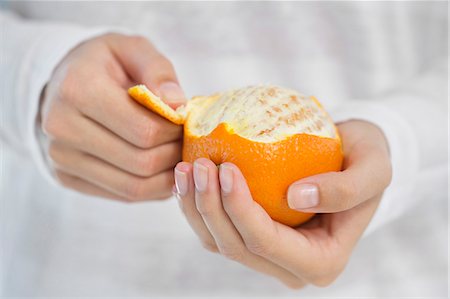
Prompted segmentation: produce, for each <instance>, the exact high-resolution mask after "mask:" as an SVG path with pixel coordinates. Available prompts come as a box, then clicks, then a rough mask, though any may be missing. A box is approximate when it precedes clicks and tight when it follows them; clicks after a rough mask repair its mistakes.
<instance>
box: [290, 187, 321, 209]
mask: <svg viewBox="0 0 450 299" xmlns="http://www.w3.org/2000/svg"><path fill="white" fill-rule="evenodd" d="M287 198H288V204H289V207H290V208H291V209H294V210H303V209H308V208H312V207H315V206H317V205H318V204H319V189H318V188H317V186H316V185H313V184H293V185H291V186H290V187H289V190H288V194H287Z"/></svg>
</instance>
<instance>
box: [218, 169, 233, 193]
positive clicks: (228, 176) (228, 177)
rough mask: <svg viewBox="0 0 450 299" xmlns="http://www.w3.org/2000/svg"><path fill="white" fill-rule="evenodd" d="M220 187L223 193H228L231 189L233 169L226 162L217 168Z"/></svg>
mask: <svg viewBox="0 0 450 299" xmlns="http://www.w3.org/2000/svg"><path fill="white" fill-rule="evenodd" d="M219 179H220V188H222V191H223V192H225V193H230V192H231V190H233V169H232V168H231V167H230V166H227V165H226V164H221V165H220V170H219Z"/></svg>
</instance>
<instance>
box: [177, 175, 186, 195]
mask: <svg viewBox="0 0 450 299" xmlns="http://www.w3.org/2000/svg"><path fill="white" fill-rule="evenodd" d="M175 186H176V189H177V193H178V194H179V195H181V196H184V195H186V193H187V191H188V179H187V174H186V173H184V172H181V171H179V170H178V169H175Z"/></svg>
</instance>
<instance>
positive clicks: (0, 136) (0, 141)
mask: <svg viewBox="0 0 450 299" xmlns="http://www.w3.org/2000/svg"><path fill="white" fill-rule="evenodd" d="M0 28H1V29H0V39H1V40H0V45H1V46H0V61H1V63H0V78H1V80H0V81H1V88H0V95H1V97H0V98H1V102H0V113H1V115H0V116H1V117H0V119H1V120H0V121H1V123H0V145H2V146H5V145H7V146H8V147H11V148H13V149H14V150H15V151H19V152H22V153H23V154H25V155H28V156H31V158H32V159H33V161H34V162H35V163H36V164H37V166H38V168H39V169H40V171H41V173H42V174H43V175H44V176H45V177H46V178H48V179H49V180H50V181H52V182H55V181H54V179H53V177H52V175H51V173H50V171H49V168H48V167H47V164H46V160H45V157H44V156H43V155H42V153H41V150H40V146H39V140H38V139H39V132H40V130H38V128H39V127H38V126H39V124H38V123H37V121H38V117H37V114H38V110H39V100H40V95H41V92H42V89H43V87H44V86H45V84H46V82H47V81H48V80H49V78H50V77H51V74H52V72H53V69H54V68H55V67H56V65H57V64H58V63H59V62H60V61H61V60H62V59H63V57H64V56H65V55H66V54H67V53H68V52H69V51H70V50H71V49H72V48H74V47H75V46H76V45H78V44H80V43H81V42H83V41H85V40H87V39H90V38H93V37H95V36H98V35H101V34H104V33H106V32H108V31H120V30H117V29H115V30H110V29H109V30H107V29H106V28H95V29H91V28H84V27H81V26H77V25H71V24H61V23H53V22H46V21H41V20H40V21H32V20H25V19H20V18H19V17H17V16H15V15H14V14H12V13H11V12H8V11H4V10H0Z"/></svg>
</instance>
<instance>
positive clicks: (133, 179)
mask: <svg viewBox="0 0 450 299" xmlns="http://www.w3.org/2000/svg"><path fill="white" fill-rule="evenodd" d="M49 155H50V158H51V160H52V161H53V166H54V168H55V169H59V170H62V171H64V172H66V173H69V174H71V175H74V176H77V177H81V178H83V179H85V180H86V181H88V182H90V183H92V184H94V185H96V186H99V187H101V188H104V189H106V190H108V191H110V192H112V193H115V194H117V195H119V196H122V197H124V198H126V199H127V200H129V201H140V200H148V199H161V198H167V197H168V196H170V195H171V187H172V185H173V183H174V181H173V171H172V170H167V171H164V172H161V173H159V174H156V175H154V176H152V177H149V178H144V177H139V176H135V175H132V174H129V173H127V172H124V171H122V170H120V169H118V168H116V167H115V166H113V165H111V164H108V163H106V162H104V161H102V160H100V159H98V158H96V157H93V156H91V155H89V154H84V153H82V152H80V151H77V150H74V149H72V148H69V147H67V146H65V145H63V144H61V143H56V142H52V143H51V144H50V147H49Z"/></svg>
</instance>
